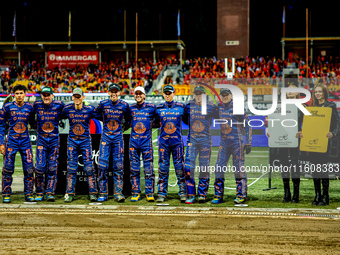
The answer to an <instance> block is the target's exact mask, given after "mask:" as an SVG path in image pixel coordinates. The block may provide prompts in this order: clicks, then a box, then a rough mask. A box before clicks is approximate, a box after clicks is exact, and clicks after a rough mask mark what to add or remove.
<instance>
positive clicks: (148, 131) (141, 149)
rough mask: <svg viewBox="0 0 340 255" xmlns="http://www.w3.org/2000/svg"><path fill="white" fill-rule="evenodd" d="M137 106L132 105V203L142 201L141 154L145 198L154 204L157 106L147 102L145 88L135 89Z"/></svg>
mask: <svg viewBox="0 0 340 255" xmlns="http://www.w3.org/2000/svg"><path fill="white" fill-rule="evenodd" d="M134 96H135V100H136V104H133V105H131V107H130V110H131V115H132V121H131V126H132V129H131V137H130V153H129V154H130V163H131V172H130V179H131V185H132V198H131V202H136V201H139V200H140V199H141V188H140V154H141V153H142V156H143V165H144V175H145V196H146V200H147V201H148V202H154V201H155V199H154V188H155V173H154V170H153V146H152V126H153V122H154V119H155V116H156V106H155V105H154V104H149V103H146V102H145V97H146V95H145V90H144V88H143V87H137V88H136V89H135V93H134Z"/></svg>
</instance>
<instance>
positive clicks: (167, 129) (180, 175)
mask: <svg viewBox="0 0 340 255" xmlns="http://www.w3.org/2000/svg"><path fill="white" fill-rule="evenodd" d="M184 114H186V107H185V105H184V104H182V103H179V102H174V101H172V102H171V103H168V102H165V103H163V104H160V105H158V106H157V109H156V117H157V120H156V123H160V125H161V133H160V137H159V170H158V171H159V178H158V196H163V197H166V196H167V194H168V181H169V167H170V154H171V153H172V157H173V162H174V166H175V172H176V176H177V183H178V186H179V193H178V194H179V195H180V196H182V195H186V190H185V174H184V160H183V158H184V157H183V154H184V153H183V139H182V118H183V116H184Z"/></svg>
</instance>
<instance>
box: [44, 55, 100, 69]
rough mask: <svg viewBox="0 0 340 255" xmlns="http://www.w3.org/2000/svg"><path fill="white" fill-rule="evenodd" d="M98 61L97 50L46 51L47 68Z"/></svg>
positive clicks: (95, 62) (96, 62)
mask: <svg viewBox="0 0 340 255" xmlns="http://www.w3.org/2000/svg"><path fill="white" fill-rule="evenodd" d="M91 63H92V64H98V63H99V53H98V51H49V52H47V65H48V67H49V68H54V67H59V66H69V67H74V66H76V65H88V64H91Z"/></svg>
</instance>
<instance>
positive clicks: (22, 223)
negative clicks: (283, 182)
mask: <svg viewBox="0 0 340 255" xmlns="http://www.w3.org/2000/svg"><path fill="white" fill-rule="evenodd" d="M0 225H1V232H0V240H1V249H0V254H339V252H340V243H339V240H340V219H339V218H334V219H331V218H326V217H325V218H322V217H317V218H313V217H296V216H287V217H285V216H251V215H250V216H249V215H248V216H247V215H238V214H236V215H223V214H218V213H214V212H212V213H203V212H202V213H200V212H195V213H190V212H189V213H171V212H169V213H166V212H160V213H159V212H158V213H157V212H149V211H148V212H141V211H136V210H130V211H127V212H114V211H108V212H105V210H99V211H97V212H94V211H91V210H90V211H87V210H67V209H66V210H65V209H61V210H56V209H51V210H49V209H41V210H39V209H35V210H29V209H5V210H2V211H0Z"/></svg>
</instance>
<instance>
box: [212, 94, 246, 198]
mask: <svg viewBox="0 0 340 255" xmlns="http://www.w3.org/2000/svg"><path fill="white" fill-rule="evenodd" d="M220 95H221V100H222V105H219V107H218V110H219V118H220V119H223V120H224V121H228V123H224V122H222V123H224V124H222V125H221V143H220V149H219V152H218V157H217V162H216V168H215V174H216V175H215V176H216V179H215V184H214V186H215V196H214V199H213V200H212V201H211V202H212V203H213V204H219V203H222V202H223V192H224V174H225V170H224V169H226V168H224V169H223V167H226V166H227V163H228V161H229V158H230V155H233V167H234V168H233V171H234V174H235V179H236V198H235V199H234V203H236V204H242V203H244V202H245V201H246V199H247V173H246V172H245V169H244V150H245V151H246V154H248V153H250V152H251V135H252V129H251V127H250V126H249V125H248V121H249V118H248V116H247V115H246V113H244V115H233V100H232V94H231V91H230V90H229V89H225V88H222V89H221V90H220ZM243 129H245V135H246V143H245V145H243V134H242V131H243ZM219 168H220V170H218V169H219Z"/></svg>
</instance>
